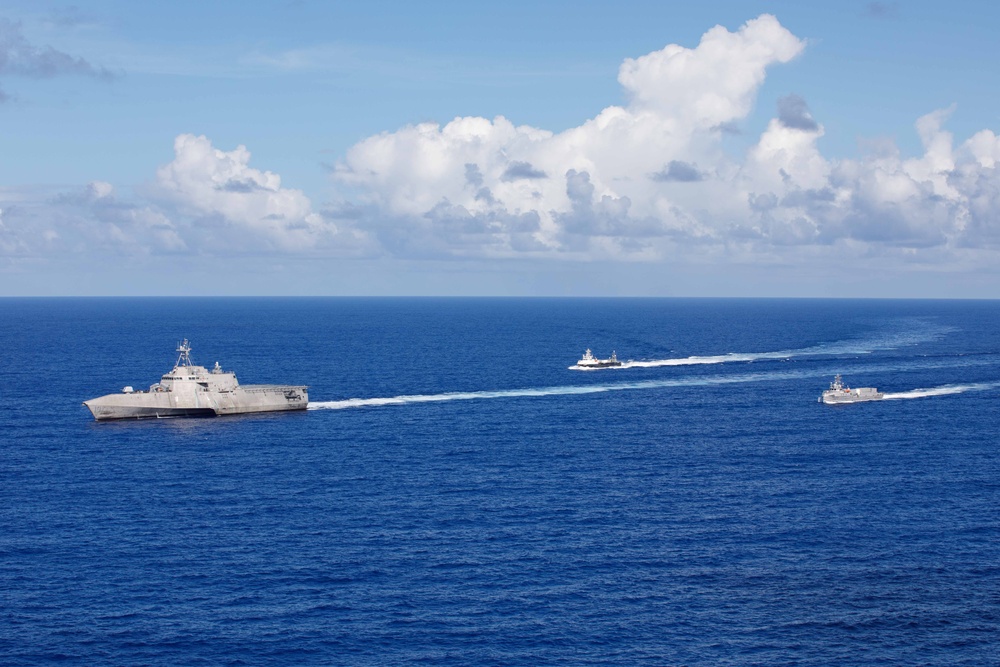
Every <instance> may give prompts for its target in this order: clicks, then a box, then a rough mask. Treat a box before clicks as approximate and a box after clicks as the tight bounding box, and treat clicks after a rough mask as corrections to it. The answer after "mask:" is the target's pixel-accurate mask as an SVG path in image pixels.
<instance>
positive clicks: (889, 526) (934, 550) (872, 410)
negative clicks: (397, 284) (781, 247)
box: [0, 298, 1000, 665]
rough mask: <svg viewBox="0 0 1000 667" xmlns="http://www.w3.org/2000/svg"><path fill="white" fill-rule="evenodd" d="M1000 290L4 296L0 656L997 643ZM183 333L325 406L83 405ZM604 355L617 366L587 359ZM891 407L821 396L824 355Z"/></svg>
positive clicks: (249, 656) (517, 661) (937, 653)
mask: <svg viewBox="0 0 1000 667" xmlns="http://www.w3.org/2000/svg"><path fill="white" fill-rule="evenodd" d="M998 322H1000V302H993V301H919V300H917V301H902V300H899V301H896V300H780V299H747V300H736V299H733V300H730V299H561V298H560V299H543V298H538V299H499V298H497V299H433V298H424V299H417V298H399V299H395V298H382V299H367V298H195V299H184V298H135V299H133V298H66V299H62V298H51V299H34V298H25V299H0V345H2V349H3V351H4V353H5V354H4V360H3V364H4V370H3V372H2V376H0V377H2V378H3V383H2V389H0V415H2V417H0V434H2V438H0V664H4V665H48V664H53V663H58V664H61V665H103V664H108V665H401V664H433V665H596V664H627V665H879V664H884V665H889V664H891V665H903V664H907V665H918V664H919V665H993V664H1000V640H998V638H1000V516H998V508H1000V447H998V441H1000V419H998V410H997V404H998V400H1000V336H998V335H997V323H998ZM183 338H187V339H189V340H190V341H191V345H192V348H193V351H192V358H193V359H194V361H195V363H197V364H200V365H204V366H211V365H212V364H214V362H215V361H219V362H220V363H221V365H222V366H223V367H224V368H226V369H232V370H235V371H236V373H237V375H238V377H239V379H240V381H241V382H242V383H244V384H253V383H271V382H274V383H302V384H308V385H309V394H310V409H309V410H307V411H302V412H297V413H283V414H282V413H272V414H261V415H245V416H234V417H220V418H207V419H206V418H202V419H162V420H150V421H141V422H115V423H97V422H95V421H94V420H93V418H92V417H91V415H90V413H89V412H88V411H87V410H86V408H84V407H83V406H82V405H81V402H82V401H83V400H85V399H88V398H93V397H96V396H100V395H103V394H107V393H113V392H117V391H120V390H121V388H122V387H123V386H125V385H133V386H135V387H136V388H144V387H146V386H148V385H150V384H152V383H153V382H155V381H157V380H158V379H159V377H160V375H162V374H164V373H166V372H167V371H168V370H170V368H171V367H172V365H173V362H174V361H175V359H176V353H175V352H174V349H175V348H176V346H177V343H178V342H179V341H180V340H181V339H183ZM586 348H591V349H593V351H594V353H595V354H596V356H598V357H607V356H609V355H610V354H611V352H612V351H615V352H616V353H617V356H618V358H619V359H621V360H623V361H624V362H625V363H624V364H623V366H622V367H621V368H611V369H603V370H597V371H581V370H575V369H571V368H570V366H573V365H574V364H575V362H576V360H578V359H579V358H580V357H581V355H582V353H583V352H584V350H585V349H586ZM837 373H840V374H842V375H843V377H844V380H845V382H846V383H847V384H849V385H851V386H872V387H878V388H879V389H880V390H881V391H884V392H886V400H882V401H877V402H870V403H861V404H855V405H846V406H827V405H823V404H820V403H818V402H817V398H818V397H819V395H820V394H821V392H822V391H823V390H824V389H826V388H827V387H828V386H829V383H830V381H831V380H832V379H833V376H834V375H835V374H837Z"/></svg>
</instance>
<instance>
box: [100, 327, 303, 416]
mask: <svg viewBox="0 0 1000 667" xmlns="http://www.w3.org/2000/svg"><path fill="white" fill-rule="evenodd" d="M177 353H178V356H177V362H176V363H175V364H174V367H173V369H172V370H171V371H170V372H168V373H166V374H165V375H163V376H162V377H161V378H160V381H159V382H156V383H154V384H153V385H151V386H150V387H149V389H148V390H144V391H136V390H134V389H133V388H132V387H130V386H128V387H125V388H124V389H122V390H121V392H120V393H117V394H108V395H107V396H101V397H99V398H92V399H90V400H89V401H84V402H83V404H84V405H85V406H87V408H88V409H89V410H90V412H91V414H93V415H94V419H96V420H97V421H106V420H113V419H150V418H157V417H159V418H163V417H199V416H204V417H208V416H214V415H235V414H243V413H248V412H274V411H284V410H305V409H306V407H307V406H308V404H309V393H308V387H306V386H305V385H282V384H251V385H241V384H240V383H239V381H237V379H236V373H234V372H233V371H225V370H223V369H222V367H221V366H219V362H215V367H214V368H212V369H211V370H208V369H206V368H205V367H204V366H196V365H195V364H194V363H192V361H191V345H190V343H188V341H187V339H186V338H185V339H184V342H182V343H180V344H179V345H178V346H177Z"/></svg>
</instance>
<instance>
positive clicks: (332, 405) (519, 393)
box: [309, 372, 804, 410]
mask: <svg viewBox="0 0 1000 667" xmlns="http://www.w3.org/2000/svg"><path fill="white" fill-rule="evenodd" d="M799 377H804V375H803V374H802V373H800V372H789V373H769V374H763V373H757V374H746V375H734V376H730V377H720V378H676V379H671V380H649V381H646V382H621V383H615V384H595V385H576V386H574V385H566V386H557V387H537V388H526V389H501V390H497V391H465V392H459V391H456V392H448V393H443V394H412V395H403V396H392V397H389V398H348V399H345V400H342V401H310V402H309V409H310V410H346V409H348V408H364V407H375V406H382V405H407V404H409V403H434V402H440V401H473V400H483V399H488V398H519V397H539V396H566V395H574V394H576V395H579V394H600V393H603V392H608V391H626V390H629V389H662V388H666V387H695V386H703V387H707V386H714V385H722V384H736V383H743V382H761V381H766V380H788V379H792V378H799Z"/></svg>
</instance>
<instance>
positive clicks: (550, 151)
mask: <svg viewBox="0 0 1000 667" xmlns="http://www.w3.org/2000/svg"><path fill="white" fill-rule="evenodd" d="M805 46H806V44H805V42H804V41H803V40H802V39H800V38H799V37H796V36H795V35H793V34H792V33H791V32H789V31H788V30H787V29H786V28H785V27H783V26H782V25H781V24H780V23H779V22H778V20H777V19H776V18H775V17H773V16H770V15H766V14H765V15H762V16H760V17H758V18H755V19H753V20H750V21H748V22H747V23H746V24H744V25H743V26H741V27H739V28H738V29H737V30H735V31H730V30H727V29H726V28H724V27H722V26H716V27H714V28H712V29H711V30H709V31H708V32H706V33H705V34H704V35H703V36H702V38H701V40H700V42H699V44H698V45H697V46H696V47H694V48H688V47H684V46H680V45H677V44H670V45H668V46H666V47H664V48H663V49H661V50H659V51H655V52H653V53H649V54H647V55H644V56H640V57H638V58H629V59H626V60H625V61H624V62H623V63H622V65H621V67H620V69H619V74H618V81H619V83H620V84H621V85H622V87H623V89H624V92H625V95H626V99H627V104H626V105H624V106H609V107H607V108H605V109H604V110H603V111H601V112H600V113H599V114H598V115H597V116H596V117H594V118H591V119H589V120H586V121H584V122H583V123H581V124H580V125H579V126H577V127H574V128H571V129H568V130H566V131H563V132H559V133H554V132H549V131H546V130H544V129H540V128H534V127H529V126H524V125H520V126H519V125H515V124H514V123H513V122H511V121H510V120H508V119H507V118H504V117H503V116H497V117H495V118H493V119H487V118H478V117H463V118H456V119H454V120H453V121H451V122H450V123H447V124H445V125H443V126H441V125H438V124H436V123H422V124H419V125H412V126H407V127H403V128H401V129H399V130H397V131H395V132H383V133H381V134H379V135H376V136H372V137H369V138H367V139H364V140H363V141H361V142H359V143H358V144H356V145H355V146H353V147H352V148H351V149H350V150H349V151H348V152H347V154H346V155H345V156H344V158H343V160H341V162H340V163H339V164H338V165H337V168H336V169H335V170H334V174H333V178H334V180H335V182H336V183H338V184H339V185H340V186H341V187H343V188H344V192H348V193H350V194H349V195H345V197H347V198H353V200H354V201H355V202H357V204H358V207H359V208H358V210H359V211H360V213H359V224H360V225H364V226H367V227H368V228H369V229H371V230H372V231H373V232H374V233H375V234H376V235H377V236H378V238H379V239H380V240H381V241H382V243H383V245H384V246H385V247H387V248H388V249H389V250H390V251H391V252H393V253H395V254H397V255H403V256H421V255H427V254H430V255H438V256H448V255H451V256H486V257H489V256H494V257H509V256H525V255H531V256H548V257H568V258H613V259H655V258H666V257H670V256H676V254H677V253H678V252H683V250H682V249H684V248H709V247H712V246H717V247H724V248H731V249H733V248H735V249H738V250H739V252H742V253H746V252H749V253H751V256H752V253H763V254H772V253H774V252H779V251H780V249H781V248H787V247H789V246H796V247H799V248H801V247H803V246H807V245H808V246H814V247H815V248H817V249H822V248H827V249H831V248H840V249H841V250H844V249H847V250H848V251H850V252H853V253H855V254H862V253H864V252H876V253H878V252H888V253H892V252H896V251H897V250H899V251H902V250H906V252H908V253H912V252H916V251H919V250H922V249H924V250H926V249H929V248H935V249H938V250H942V249H945V250H948V249H950V250H955V249H959V248H963V247H978V246H982V245H988V244H993V243H995V242H996V241H997V240H1000V229H998V220H997V218H998V216H997V215H996V214H995V213H993V211H995V210H997V206H996V205H995V204H997V203H998V198H1000V177H998V170H997V164H998V161H1000V138H998V137H997V136H996V135H995V134H993V133H992V132H990V131H988V130H984V131H982V132H979V133H977V134H976V135H974V136H973V137H972V138H970V139H969V140H968V141H966V142H965V143H963V144H962V145H960V146H959V147H958V148H957V149H956V148H955V147H954V140H953V137H952V136H951V134H950V133H948V132H947V131H945V130H944V122H945V121H946V119H947V117H948V115H949V113H951V110H949V109H945V110H939V111H934V112H932V113H930V114H927V115H925V116H923V117H921V118H919V119H918V120H917V122H916V131H917V133H918V135H919V136H920V138H921V140H922V142H923V148H924V152H923V154H922V155H920V156H918V157H913V158H905V157H902V156H900V155H899V151H898V150H896V149H895V147H893V146H890V147H889V149H888V150H883V151H880V152H878V153H877V154H874V155H870V156H865V157H862V158H859V159H853V160H833V159H828V158H826V157H825V156H824V155H823V154H822V153H821V151H820V149H819V147H818V144H817V141H818V140H819V139H820V138H821V137H822V136H823V134H824V132H825V130H824V128H823V125H822V119H818V118H815V117H814V116H813V114H812V112H811V110H810V109H809V106H808V103H807V101H806V100H805V99H803V98H802V97H800V96H799V95H796V94H794V93H790V94H788V95H786V96H784V97H782V98H781V99H780V100H779V101H778V105H777V109H776V110H775V111H776V114H775V117H774V118H773V119H772V120H771V121H770V123H769V124H768V126H767V128H766V129H765V130H764V131H763V133H762V134H761V135H760V136H759V137H758V138H757V140H756V141H755V142H754V143H753V145H752V146H750V148H749V149H748V150H747V151H746V153H745V154H744V155H742V156H731V155H729V154H727V152H726V151H725V150H724V148H723V138H724V135H725V134H726V132H727V131H729V130H730V129H731V128H732V127H734V126H735V125H737V124H738V123H739V122H740V121H742V120H743V119H745V118H746V117H747V115H748V114H749V113H750V111H751V110H752V108H753V106H754V104H755V101H756V96H757V93H758V91H759V89H760V86H761V85H762V83H763V82H764V79H765V76H766V74H767V71H768V69H769V68H770V67H772V66H775V65H780V64H783V63H787V62H789V61H791V60H792V59H794V58H796V57H798V56H799V55H800V54H801V53H802V52H803V50H804V49H805Z"/></svg>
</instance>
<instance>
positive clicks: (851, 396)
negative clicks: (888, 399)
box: [819, 375, 885, 405]
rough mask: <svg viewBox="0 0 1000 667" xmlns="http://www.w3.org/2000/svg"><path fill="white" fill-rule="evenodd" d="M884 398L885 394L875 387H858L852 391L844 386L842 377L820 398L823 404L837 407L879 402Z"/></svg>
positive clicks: (831, 384) (836, 377) (836, 379)
mask: <svg viewBox="0 0 1000 667" xmlns="http://www.w3.org/2000/svg"><path fill="white" fill-rule="evenodd" d="M884 396H885V394H883V393H882V392H880V391H879V390H878V389H876V388H875V387H858V388H857V389H851V388H850V387H847V386H844V382H843V380H841V379H840V375H836V376H835V377H834V378H833V382H831V383H830V388H829V389H827V390H826V391H824V392H823V395H822V396H820V397H819V400H820V402H821V403H826V404H827V405H836V404H840V403H863V402H865V401H878V400H881V399H882V398H883V397H884Z"/></svg>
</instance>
